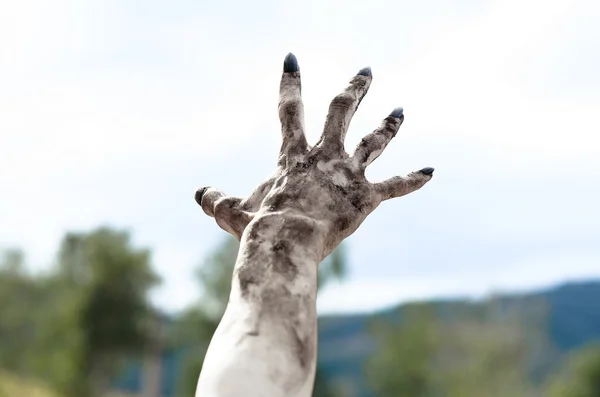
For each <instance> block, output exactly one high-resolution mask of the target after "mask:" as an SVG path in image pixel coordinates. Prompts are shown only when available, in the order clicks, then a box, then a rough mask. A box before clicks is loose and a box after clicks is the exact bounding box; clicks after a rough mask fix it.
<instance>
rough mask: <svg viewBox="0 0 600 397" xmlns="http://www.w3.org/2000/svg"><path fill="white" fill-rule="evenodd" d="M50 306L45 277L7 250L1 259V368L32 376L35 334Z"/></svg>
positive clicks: (20, 256) (22, 255) (20, 252)
mask: <svg viewBox="0 0 600 397" xmlns="http://www.w3.org/2000/svg"><path fill="white" fill-rule="evenodd" d="M47 303H48V289H47V288H46V283H45V280H44V278H43V277H41V276H38V277H34V276H33V275H31V274H30V273H29V272H27V271H26V268H25V256H24V254H23V252H22V251H20V250H16V249H9V250H5V251H4V252H3V253H2V257H1V259H0V368H2V369H4V370H8V371H10V372H14V373H18V374H20V375H22V376H31V375H33V373H32V363H31V360H32V359H34V358H35V353H36V352H35V349H34V343H35V338H36V330H37V329H38V328H39V327H40V326H41V325H43V324H41V322H40V317H41V315H42V314H43V311H44V310H45V309H44V308H45V307H46V304H47Z"/></svg>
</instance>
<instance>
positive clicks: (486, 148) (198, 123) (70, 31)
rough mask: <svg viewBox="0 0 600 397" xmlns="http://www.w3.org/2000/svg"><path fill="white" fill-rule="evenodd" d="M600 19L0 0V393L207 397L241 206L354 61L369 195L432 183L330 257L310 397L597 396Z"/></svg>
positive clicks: (566, 4) (573, 3)
mask: <svg viewBox="0 0 600 397" xmlns="http://www.w3.org/2000/svg"><path fill="white" fill-rule="evenodd" d="M598 20H600V3H598V2H595V1H594V0H545V1H541V0H464V1H454V2H449V1H442V0H424V1H420V2H416V1H413V2H407V1H396V2H391V1H382V0H371V1H369V2H359V1H354V0H348V1H334V0H320V1H317V0H306V1H304V2H299V3H296V2H289V1H270V0H257V1H254V2H242V1H237V2H235V1H222V2H207V1H190V0H174V1H169V2H167V1H156V0H150V1H144V2H141V1H131V0H130V1H123V0H119V1H117V0H104V1H94V0H78V1H75V0H55V1H53V2H47V1H42V0H19V1H18V2H16V1H15V2H9V1H0V48H1V50H0V396H1V397H13V396H18V397H21V396H26V397H28V396H31V397H80V396H84V397H85V396H91V397H96V396H98V397H111V396H112V397H123V396H126V397H132V396H139V397H171V396H173V397H186V396H193V391H194V388H195V383H196V380H197V376H198V373H199V371H200V368H201V365H202V359H203V356H204V352H205V349H206V346H207V344H208V342H209V340H210V337H211V335H212V332H213V331H214V329H215V327H216V325H217V324H218V321H219V319H220V316H221V314H222V312H223V310H224V305H225V303H226V301H227V296H228V293H229V287H230V277H231V269H232V266H233V263H234V262H235V257H236V254H237V247H238V246H237V243H236V241H235V240H234V239H232V238H230V237H228V236H227V235H226V233H225V232H224V231H222V230H221V229H220V228H219V227H218V226H217V225H216V224H215V223H214V220H213V219H211V218H208V217H207V216H206V215H204V213H203V212H202V211H201V209H200V208H199V207H198V206H197V205H196V203H195V202H194V199H193V194H194V191H195V189H196V188H197V187H200V186H204V185H212V186H216V187H219V188H220V189H222V190H224V191H225V192H227V193H229V194H231V195H239V196H244V195H246V194H248V193H249V192H250V191H251V190H252V189H253V188H254V187H255V186H256V185H257V184H258V183H259V182H260V181H262V180H264V179H266V178H267V177H269V176H270V174H271V173H272V171H273V169H274V165H275V163H276V158H277V152H278V149H279V145H280V133H279V121H278V117H277V103H278V85H279V79H280V76H281V71H282V64H283V58H284V57H285V55H286V54H287V53H288V52H290V51H292V52H293V53H294V54H295V55H296V56H297V57H298V60H299V63H300V68H301V71H302V79H303V87H302V88H303V98H304V103H305V114H306V126H307V136H308V139H309V141H310V142H312V143H314V142H316V140H317V139H318V137H319V135H320V133H321V128H322V125H323V123H324V118H325V114H326V111H327V108H328V105H329V102H330V100H331V99H332V98H333V97H334V96H335V95H336V94H337V93H339V92H340V91H341V90H342V89H343V88H344V87H345V85H346V84H347V82H348V81H349V79H350V78H351V77H352V76H353V75H354V74H355V73H356V72H357V71H358V70H359V69H360V68H362V67H365V66H371V68H372V70H373V75H374V80H373V84H372V86H371V88H370V91H369V94H368V95H367V97H366V98H365V100H364V101H363V102H362V103H361V107H360V110H359V112H357V114H356V115H355V117H354V119H353V122H352V125H351V127H350V131H349V132H348V137H347V140H346V148H347V150H349V151H350V150H352V149H353V148H354V146H355V145H356V144H357V143H358V142H359V141H360V139H361V138H362V136H364V135H365V134H367V133H369V132H371V131H372V130H373V129H374V128H376V127H377V125H378V124H379V122H380V120H381V119H382V118H384V117H385V116H387V115H388V114H389V112H390V111H391V110H392V109H393V108H395V107H397V106H403V107H404V109H405V115H406V119H405V122H404V124H403V126H402V128H401V130H400V133H399V134H398V136H397V137H396V139H395V140H394V141H393V142H392V144H390V146H389V147H388V148H387V149H386V151H385V153H384V154H383V155H382V156H381V157H380V158H379V159H378V160H377V161H376V162H375V163H374V164H373V165H372V166H371V167H370V169H369V170H368V173H367V176H368V178H369V179H370V180H371V181H378V180H382V179H386V178H388V177H391V176H393V175H402V174H405V173H408V172H410V171H413V170H417V169H420V168H423V167H426V166H433V167H435V168H436V172H435V177H434V179H433V180H432V182H431V183H429V184H428V185H427V186H425V187H424V188H423V189H421V190H419V191H418V192H416V193H414V194H411V195H409V196H406V197H403V198H400V199H396V200H391V201H389V202H386V203H384V204H382V205H381V206H380V207H379V208H378V209H377V210H376V211H375V212H374V213H373V214H372V215H371V216H370V217H369V218H368V219H367V220H366V221H365V223H364V224H363V225H362V227H361V228H360V229H359V230H358V231H357V232H356V233H354V235H352V236H351V237H350V238H348V239H347V240H346V241H345V242H344V243H343V244H342V245H341V246H340V248H339V249H338V250H336V251H334V253H332V254H331V255H330V257H328V258H327V259H326V260H325V261H324V262H323V263H322V264H321V265H320V278H321V282H320V289H321V290H320V292H319V298H318V310H319V313H320V315H321V317H320V329H319V333H320V335H319V367H318V368H319V369H318V374H317V381H316V388H315V393H314V396H315V397H375V396H377V397H379V396H381V397H387V396H390V397H403V396H417V397H418V396H424V397H430V396H431V397H445V396H449V397H454V396H458V397H463V396H464V397H471V396H473V397H475V396H477V397H480V396H492V397H495V396H502V397H504V396H517V397H518V396H543V397H546V396H549V397H565V396H569V397H598V396H600V226H599V225H600V211H599V210H598V208H597V204H596V205H595V204H593V203H598V202H600V186H599V184H598V181H599V180H600V163H598V158H599V156H600V140H599V138H598V133H599V132H600V117H599V115H600V74H599V73H598V70H600V25H598Z"/></svg>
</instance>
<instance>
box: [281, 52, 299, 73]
mask: <svg viewBox="0 0 600 397" xmlns="http://www.w3.org/2000/svg"><path fill="white" fill-rule="evenodd" d="M299 70H300V66H298V60H297V59H296V56H295V55H294V54H292V53H291V52H290V53H289V54H287V56H286V57H285V60H284V61H283V72H284V73H294V72H297V71H299Z"/></svg>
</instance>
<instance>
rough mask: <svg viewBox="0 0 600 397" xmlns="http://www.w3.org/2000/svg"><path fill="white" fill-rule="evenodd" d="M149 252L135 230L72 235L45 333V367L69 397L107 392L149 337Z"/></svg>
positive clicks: (155, 279) (61, 257) (64, 244)
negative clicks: (137, 243) (136, 241)
mask: <svg viewBox="0 0 600 397" xmlns="http://www.w3.org/2000/svg"><path fill="white" fill-rule="evenodd" d="M158 281H159V279H158V277H157V275H156V274H155V273H154V272H153V270H152V268H151V266H150V252H149V251H148V250H147V249H139V248H135V247H133V246H132V244H131V241H130V237H129V233H127V232H125V231H118V230H112V229H109V228H98V229H96V230H94V231H92V232H90V233H69V234H67V235H66V236H65V238H64V239H63V241H62V244H61V249H60V252H59V257H58V263H57V268H56V271H55V274H54V275H53V278H52V284H53V288H52V291H54V296H53V297H52V302H53V303H54V304H53V311H52V315H51V316H47V318H46V319H45V324H44V327H43V328H42V329H41V330H40V335H39V343H38V345H37V346H38V348H39V350H40V357H41V358H40V360H38V361H39V367H40V368H42V369H44V370H45V373H44V375H45V376H44V377H46V378H48V379H50V380H51V381H52V382H53V384H54V386H55V388H56V389H57V390H58V391H59V392H61V393H62V394H63V395H65V396H67V397H71V396H73V397H75V396H83V395H85V396H94V395H101V394H103V393H104V392H105V391H106V390H107V389H108V388H109V384H110V381H111V379H112V377H113V376H115V375H116V374H117V372H118V370H119V369H120V365H121V364H122V362H123V361H124V360H125V358H126V357H130V356H132V355H137V354H140V353H141V352H142V351H143V349H144V347H145V344H146V342H147V340H148V336H149V332H148V329H147V326H148V320H149V318H150V315H151V313H152V308H151V306H150V305H149V303H148V299H147V293H148V291H149V289H150V288H151V287H152V286H154V285H155V284H156V283H157V282H158Z"/></svg>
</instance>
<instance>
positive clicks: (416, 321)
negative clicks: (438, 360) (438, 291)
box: [366, 303, 440, 397]
mask: <svg viewBox="0 0 600 397" xmlns="http://www.w3.org/2000/svg"><path fill="white" fill-rule="evenodd" d="M439 330H440V329H439V326H438V320H437V318H436V316H435V310H434V307H433V306H432V305H430V304H427V303H418V304H410V305H406V306H404V307H403V308H402V310H401V311H396V312H395V313H393V317H392V318H385V319H383V318H381V319H377V320H375V321H373V323H372V324H371V330H370V331H371V333H372V334H373V336H374V337H375V340H376V341H377V353H376V354H374V355H373V356H372V357H371V358H370V359H369V360H368V361H367V364H366V374H367V380H368V384H369V386H370V387H371V389H372V390H373V392H374V393H375V395H377V396H380V397H388V396H389V397H404V396H406V397H408V396H410V397H422V396H431V395H433V393H434V390H435V388H436V384H435V379H434V377H433V376H432V366H433V362H434V358H435V353H436V352H437V351H438V349H439V343H440V335H439Z"/></svg>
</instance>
